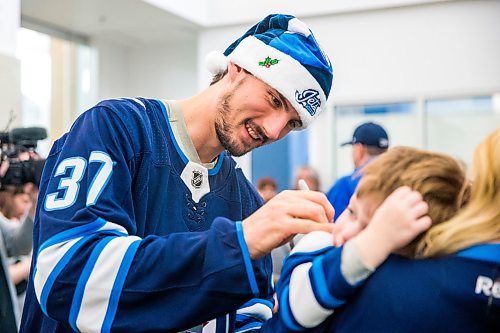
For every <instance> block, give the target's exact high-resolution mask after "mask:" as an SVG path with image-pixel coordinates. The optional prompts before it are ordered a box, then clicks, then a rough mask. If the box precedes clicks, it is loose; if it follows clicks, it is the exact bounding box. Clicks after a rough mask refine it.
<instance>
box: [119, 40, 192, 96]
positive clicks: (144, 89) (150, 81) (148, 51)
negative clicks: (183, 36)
mask: <svg viewBox="0 0 500 333" xmlns="http://www.w3.org/2000/svg"><path fill="white" fill-rule="evenodd" d="M196 56H197V53H196V41H194V40H193V41H192V42H189V43H187V42H186V43H177V44H174V45H166V46H160V47H158V46H147V47H140V48H135V49H132V50H131V52H130V55H129V63H130V69H129V70H130V77H129V78H130V81H129V87H128V88H129V94H131V95H135V96H145V97H161V98H171V99H182V98H186V97H190V96H192V95H194V94H195V93H196V92H197V90H198V85H197V81H196V75H197V72H198V68H197V66H196Z"/></svg>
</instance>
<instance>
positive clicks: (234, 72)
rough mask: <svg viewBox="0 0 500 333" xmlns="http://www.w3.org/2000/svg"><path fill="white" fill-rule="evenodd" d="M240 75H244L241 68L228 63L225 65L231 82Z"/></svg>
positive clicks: (230, 62)
mask: <svg viewBox="0 0 500 333" xmlns="http://www.w3.org/2000/svg"><path fill="white" fill-rule="evenodd" d="M242 73H244V70H243V68H241V67H240V66H238V65H236V64H235V63H234V62H232V61H229V63H228V64H227V74H228V75H229V78H230V79H231V80H232V81H234V80H235V79H236V78H237V77H238V76H239V75H241V74H242Z"/></svg>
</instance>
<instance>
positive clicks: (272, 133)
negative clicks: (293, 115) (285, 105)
mask: <svg viewBox="0 0 500 333" xmlns="http://www.w3.org/2000/svg"><path fill="white" fill-rule="evenodd" d="M287 124H288V115H287V114H277V113H273V114H271V115H269V116H268V117H267V118H266V120H265V122H264V124H263V125H264V126H263V128H264V131H265V134H266V136H267V137H268V138H269V139H270V140H273V141H276V140H278V139H280V134H281V133H282V132H283V129H285V127H286V126H287Z"/></svg>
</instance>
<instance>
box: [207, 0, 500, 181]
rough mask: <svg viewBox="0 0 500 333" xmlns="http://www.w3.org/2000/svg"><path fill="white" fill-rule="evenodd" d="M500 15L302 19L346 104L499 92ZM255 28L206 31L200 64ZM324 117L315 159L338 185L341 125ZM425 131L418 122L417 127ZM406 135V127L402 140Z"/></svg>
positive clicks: (444, 12)
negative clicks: (330, 67)
mask: <svg viewBox="0 0 500 333" xmlns="http://www.w3.org/2000/svg"><path fill="white" fill-rule="evenodd" d="M499 17H500V2H499V1H480V0H474V1H446V2H438V3H433V4H421V5H418V6H407V7H399V8H392V9H384V10H373V11H370V10H367V11H356V12H351V13H343V14H336V15H325V16H321V17H319V16H318V17H306V18H305V19H303V20H304V22H306V23H307V24H308V25H309V27H310V28H311V29H312V30H313V31H314V33H315V35H316V37H317V39H318V40H319V41H320V42H321V44H322V46H323V47H324V49H325V50H326V52H327V53H328V54H329V55H330V56H331V59H332V62H333V64H334V85H333V94H332V96H331V97H332V103H334V104H341V105H342V104H344V105H345V104H350V103H357V104H359V103H376V102H386V101H398V100H401V101H405V100H412V99H417V98H418V97H421V96H422V97H425V96H436V95H440V96H446V95H447V94H450V95H457V94H476V93H485V92H486V93H488V92H489V93H491V92H494V91H500V61H499V59H500V19H499ZM250 25H251V24H246V25H235V26H228V27H219V28H212V29H205V31H203V32H202V33H200V37H199V44H198V46H199V47H198V62H199V64H200V65H202V64H203V59H204V56H205V54H206V53H208V52H209V51H210V50H213V49H217V48H218V49H224V48H225V47H226V46H228V45H229V43H231V42H232V41H234V40H235V39H236V38H238V37H239V36H240V35H241V34H242V33H243V32H244V31H246V30H247V29H248V28H249V27H250ZM200 68H202V66H201V67H200ZM208 78H209V75H208V74H207V72H206V71H200V73H199V75H198V82H199V84H200V85H204V84H206V82H207V81H208ZM323 118H324V119H325V120H328V121H324V122H321V124H315V125H314V126H313V129H312V133H311V139H310V149H309V152H310V161H311V164H312V165H313V166H315V167H316V168H317V169H319V170H320V174H321V178H322V183H323V184H331V183H332V182H333V180H334V178H335V175H334V172H333V168H332V166H333V165H334V164H335V158H336V157H335V156H334V155H333V152H334V151H335V149H336V146H334V141H335V140H334V139H333V135H334V134H332V133H331V132H332V131H334V128H335V127H334V124H333V123H331V122H329V121H333V117H331V116H329V117H326V116H325V117H323ZM418 125H419V124H418V119H417V121H416V123H415V124H414V126H418ZM395 126H396V127H397V124H396V125H395ZM405 126H406V125H405ZM410 126H411V124H410ZM404 133H405V130H404V129H402V130H401V131H400V133H399V134H398V135H405V134H404ZM398 135H396V138H395V139H396V141H399V142H401V141H403V142H406V141H409V142H412V143H416V144H417V145H418V142H419V140H420V139H419V138H418V139H415V138H414V137H413V135H415V133H413V134H411V135H412V137H408V138H400V137H398ZM328 140H329V141H328ZM415 140H416V141H417V142H415ZM318 147H321V148H318ZM328 152H331V153H328ZM346 156H348V153H346ZM343 158H344V159H348V157H343ZM346 163H350V161H347V162H346ZM325 187H328V185H325ZM325 189H326V188H325Z"/></svg>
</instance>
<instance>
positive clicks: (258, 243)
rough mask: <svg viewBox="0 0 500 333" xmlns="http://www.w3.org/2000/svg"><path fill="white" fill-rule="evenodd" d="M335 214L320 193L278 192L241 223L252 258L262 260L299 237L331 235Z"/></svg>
mask: <svg viewBox="0 0 500 333" xmlns="http://www.w3.org/2000/svg"><path fill="white" fill-rule="evenodd" d="M333 215H334V210H333V207H332V205H331V204H330V203H329V202H328V200H327V199H326V196H325V195H324V194H323V193H321V192H316V191H283V192H281V193H279V194H278V195H276V196H275V197H274V198H272V199H271V200H269V202H268V203H266V204H265V205H264V206H262V207H261V208H260V209H259V210H257V211H256V212H255V213H253V214H252V215H250V216H249V217H248V218H246V219H245V220H244V221H243V223H242V226H243V234H244V237H245V242H246V243H247V246H248V251H249V253H250V257H251V258H252V259H257V258H259V257H262V256H263V255H265V254H267V253H269V252H271V250H272V249H274V248H276V247H278V246H280V245H283V244H284V243H286V242H287V241H289V240H290V239H291V238H292V237H293V236H295V235H296V234H307V233H309V232H312V231H316V230H322V231H327V232H331V231H332V228H333V223H331V222H332V221H333Z"/></svg>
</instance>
